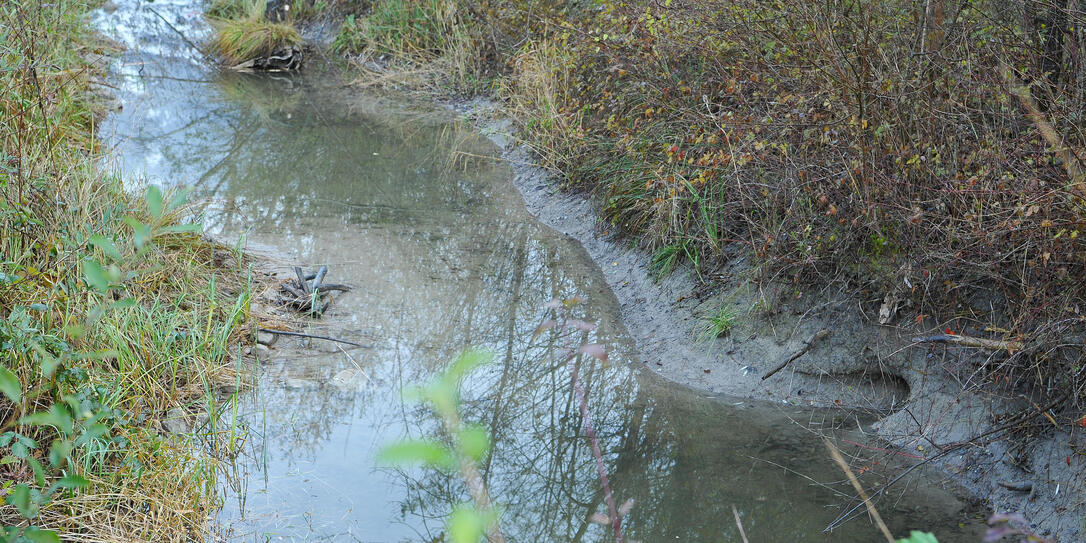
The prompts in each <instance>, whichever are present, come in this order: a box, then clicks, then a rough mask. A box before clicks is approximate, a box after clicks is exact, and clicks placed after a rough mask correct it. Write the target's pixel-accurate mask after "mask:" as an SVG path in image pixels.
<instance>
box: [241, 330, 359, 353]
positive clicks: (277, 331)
mask: <svg viewBox="0 0 1086 543" xmlns="http://www.w3.org/2000/svg"><path fill="white" fill-rule="evenodd" d="M259 330H260V331H261V332H267V333H269V334H277V335H280V336H295V337H304V338H310V339H323V340H325V341H334V342H336V343H343V344H346V345H351V346H354V347H361V348H363V349H372V348H373V345H363V344H361V343H355V342H353V341H347V340H345V339H337V338H334V337H328V336H318V335H314V334H303V333H301V332H289V331H287V330H272V329H271V328H260V329H259Z"/></svg>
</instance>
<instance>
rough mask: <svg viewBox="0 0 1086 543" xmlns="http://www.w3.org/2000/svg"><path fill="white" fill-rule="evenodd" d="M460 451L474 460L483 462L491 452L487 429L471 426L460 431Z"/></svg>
mask: <svg viewBox="0 0 1086 543" xmlns="http://www.w3.org/2000/svg"><path fill="white" fill-rule="evenodd" d="M459 437H460V449H461V450H462V451H464V454H466V455H468V456H469V457H470V458H471V459H472V460H482V459H483V457H484V456H486V453H487V452H489V451H490V434H488V433H487V431H486V428H484V427H482V426H479V425H471V426H467V427H464V428H462V429H461V430H460V435H459Z"/></svg>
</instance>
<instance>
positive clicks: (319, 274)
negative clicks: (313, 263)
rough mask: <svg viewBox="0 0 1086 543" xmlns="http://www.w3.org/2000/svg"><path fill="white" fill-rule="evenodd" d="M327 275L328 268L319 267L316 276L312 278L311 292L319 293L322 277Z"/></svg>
mask: <svg viewBox="0 0 1086 543" xmlns="http://www.w3.org/2000/svg"><path fill="white" fill-rule="evenodd" d="M327 274H328V266H321V269H319V270H317V274H316V275H314V276H313V292H319V289H320V288H321V282H322V281H324V276H325V275H327Z"/></svg>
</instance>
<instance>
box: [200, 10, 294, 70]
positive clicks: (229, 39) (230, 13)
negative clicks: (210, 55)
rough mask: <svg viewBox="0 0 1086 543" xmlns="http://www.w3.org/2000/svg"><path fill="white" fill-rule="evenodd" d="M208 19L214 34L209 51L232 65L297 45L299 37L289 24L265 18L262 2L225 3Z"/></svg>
mask: <svg viewBox="0 0 1086 543" xmlns="http://www.w3.org/2000/svg"><path fill="white" fill-rule="evenodd" d="M214 13H221V14H223V15H225V16H224V17H219V16H216V17H211V18H210V21H211V26H212V27H213V28H214V29H215V35H214V36H213V37H212V40H211V50H212V52H214V53H215V54H217V55H219V56H220V57H222V58H223V60H225V61H226V62H227V63H228V64H231V65H234V64H239V63H241V62H244V61H246V60H252V59H254V58H259V57H263V56H267V55H269V54H271V53H273V52H274V51H275V50H276V49H279V48H281V47H285V46H290V45H298V44H299V43H301V42H302V37H301V36H300V35H299V34H298V31H297V30H296V29H295V28H294V25H293V24H292V23H290V22H283V23H272V22H269V21H268V20H267V19H265V18H264V3H263V2H256V1H251V0H245V1H244V2H241V3H240V4H239V3H237V2H231V3H225V4H223V5H222V6H220V7H219V9H218V11H215V12H214Z"/></svg>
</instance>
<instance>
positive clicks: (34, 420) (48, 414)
mask: <svg viewBox="0 0 1086 543" xmlns="http://www.w3.org/2000/svg"><path fill="white" fill-rule="evenodd" d="M19 424H29V425H31V426H56V427H57V428H58V429H60V431H61V432H63V433H64V434H65V435H67V434H70V433H72V416H71V415H69V414H68V412H67V411H65V410H64V408H62V407H60V406H59V405H57V404H53V405H51V406H49V411H38V412H35V413H31V414H29V415H27V416H25V417H23V418H21V419H19Z"/></svg>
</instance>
